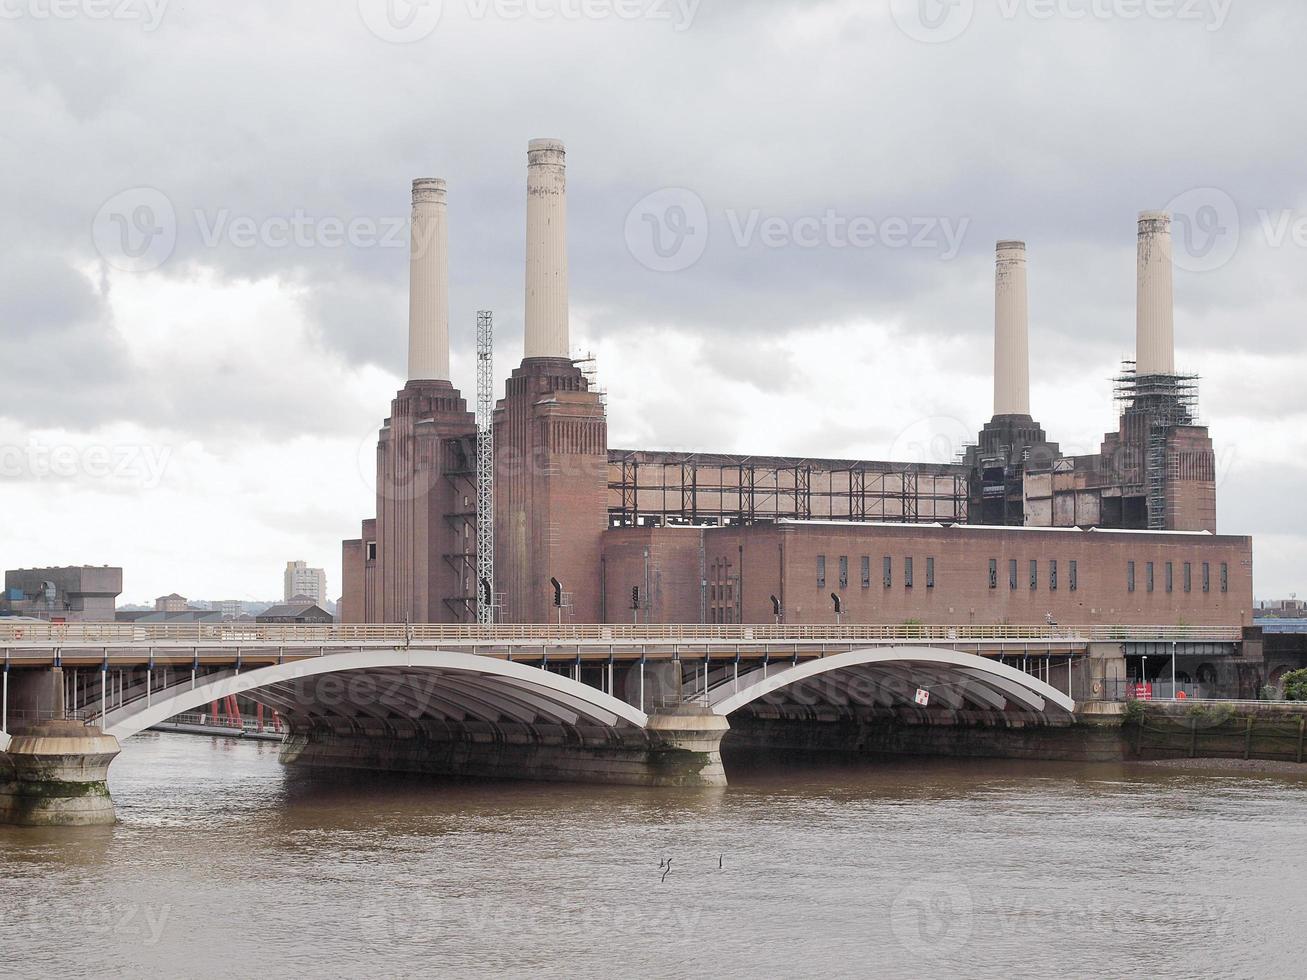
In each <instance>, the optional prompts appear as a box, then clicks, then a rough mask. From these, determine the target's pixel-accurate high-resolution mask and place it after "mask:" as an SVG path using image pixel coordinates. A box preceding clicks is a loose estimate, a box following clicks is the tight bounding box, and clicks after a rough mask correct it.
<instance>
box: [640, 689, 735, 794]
mask: <svg viewBox="0 0 1307 980" xmlns="http://www.w3.org/2000/svg"><path fill="white" fill-rule="evenodd" d="M730 727H731V726H730V723H729V722H728V721H727V720H726V719H725V718H724V717H723V716H722V715H719V714H714V713H713V712H712V711H711V710H710V709H708V708H705V707H702V706H700V705H688V704H687V705H678V706H676V707H673V708H665V709H661V710H659V711H656V712H654V713H653V714H652V715H650V716H649V724H648V726H647V730H648V732H649V733H650V735H651V736H652V743H653V744H652V747H651V749H650V752H649V760H650V765H651V766H652V768H653V771H654V773H655V774H656V776H657V779H656V781H655V783H654V785H656V786H725V785H726V770H725V769H724V768H723V767H722V752H721V749H722V738H723V737H724V736H725V735H726V733H727V732H728V731H729V730H730Z"/></svg>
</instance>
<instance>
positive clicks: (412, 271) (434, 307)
mask: <svg viewBox="0 0 1307 980" xmlns="http://www.w3.org/2000/svg"><path fill="white" fill-rule="evenodd" d="M409 243H410V252H409V280H408V290H409V293H408V379H409V380H410V381H448V380H449V228H448V222H447V220H446V204H445V182H444V181H443V180H442V179H440V178H439V177H422V178H419V179H418V180H415V181H413V223H412V229H411V232H410V240H409Z"/></svg>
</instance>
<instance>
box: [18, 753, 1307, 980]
mask: <svg viewBox="0 0 1307 980" xmlns="http://www.w3.org/2000/svg"><path fill="white" fill-rule="evenodd" d="M728 771H729V772H730V776H731V779H732V785H731V786H730V787H729V788H727V789H722V790H706V791H705V790H693V791H691V790H665V789H658V790H654V789H631V788H618V787H595V786H563V785H544V784H509V783H485V784H482V783H474V782H438V781H433V780H430V779H427V778H418V777H393V776H384V775H378V774H367V773H342V772H320V773H308V772H303V771H298V770H286V769H283V768H282V767H281V766H280V764H279V763H278V762H277V746H276V745H275V744H269V743H261V742H244V741H236V740H212V739H205V738H196V737H190V736H184V735H157V734H149V735H143V736H139V737H137V738H135V739H132V740H131V741H130V742H129V743H127V745H126V746H125V748H124V751H123V754H122V755H121V756H120V757H119V759H118V760H117V761H116V762H115V763H114V765H113V768H112V770H111V778H110V785H111V789H112V790H113V794H114V797H115V800H116V802H117V805H118V814H119V818H120V824H119V825H118V826H117V827H113V828H97V829H93V830H74V829H69V830H28V829H17V828H8V827H0V883H2V884H0V915H3V921H4V923H5V927H4V928H5V931H4V945H3V954H4V955H3V956H0V974H5V973H6V972H8V973H10V974H12V975H14V976H44V975H49V976H55V975H58V976H105V975H120V974H136V975H140V974H146V975H158V976H170V977H171V976H179V975H186V976H202V977H210V976H212V977H230V976H233V975H239V974H242V973H256V972H257V973H259V974H283V975H285V974H289V975H321V976H343V975H352V974H360V973H367V974H369V975H378V976H392V975H409V974H412V975H418V974H421V975H428V976H429V975H432V974H440V975H453V976H473V975H480V974H484V973H486V972H496V973H505V974H512V975H518V976H537V975H541V974H551V975H558V974H563V973H569V974H572V975H585V976H599V975H610V974H613V973H622V974H637V975H645V974H657V975H675V976H689V975H701V974H708V973H711V974H716V975H719V976H727V977H733V976H748V977H757V976H759V975H760V974H761V975H767V976H770V975H802V976H823V977H830V976H840V975H847V974H851V973H873V972H874V973H876V974H878V975H882V976H903V977H908V976H921V975H933V976H971V975H975V974H977V973H980V972H983V973H986V974H1007V975H1012V976H1023V975H1036V974H1038V975H1057V974H1065V975H1086V974H1090V973H1092V974H1101V975H1112V976H1139V977H1152V976H1161V975H1177V976H1178V975H1197V974H1201V975H1204V976H1230V977H1245V976H1250V975H1274V976H1287V975H1292V974H1297V973H1300V966H1299V962H1298V959H1299V958H1298V957H1297V956H1296V954H1295V953H1294V952H1293V949H1294V947H1295V946H1296V942H1295V937H1296V929H1297V926H1298V922H1299V918H1300V914H1301V913H1300V910H1301V907H1302V904H1303V898H1304V892H1305V891H1307V887H1305V886H1304V885H1303V884H1302V882H1303V881H1304V880H1307V826H1304V822H1303V821H1302V818H1301V814H1302V813H1303V812H1304V805H1307V779H1304V778H1300V777H1296V776H1295V777H1284V776H1275V777H1270V776H1266V777H1263V776H1250V775H1245V774H1233V775H1232V774H1226V773H1218V774H1212V773H1201V772H1184V771H1174V770H1157V769H1149V768H1145V767H1126V766H1084V765H1074V764H1053V763H1049V764H1030V763H1014V762H994V761H982V760H956V761H953V760H941V761H930V760H919V759H910V760H902V759H899V760H890V761H884V762H874V763H858V764H853V765H831V764H829V763H824V764H823V763H814V762H812V761H810V760H809V761H803V762H801V763H795V762H793V761H791V762H790V763H789V764H774V765H771V766H769V767H768V768H766V769H760V768H756V767H749V768H742V767H741V765H740V763H739V761H738V760H736V764H735V765H734V766H730V767H728ZM668 858H670V859H671V871H670V872H669V873H667V874H666V877H665V880H664V877H663V875H664V872H663V870H661V869H660V868H659V864H660V862H662V861H663V860H664V859H668ZM719 865H720V866H719Z"/></svg>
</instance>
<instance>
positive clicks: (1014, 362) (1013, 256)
mask: <svg viewBox="0 0 1307 980" xmlns="http://www.w3.org/2000/svg"><path fill="white" fill-rule="evenodd" d="M1029 414H1030V306H1029V300H1028V297H1027V291H1026V243H1025V242H999V243H998V262H997V268H996V271H995V276H994V415H995V416H1002V415H1027V416H1028V415H1029Z"/></svg>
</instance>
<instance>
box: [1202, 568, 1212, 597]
mask: <svg viewBox="0 0 1307 980" xmlns="http://www.w3.org/2000/svg"><path fill="white" fill-rule="evenodd" d="M1203 591H1204V592H1211V591H1212V565H1211V563H1210V562H1203Z"/></svg>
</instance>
